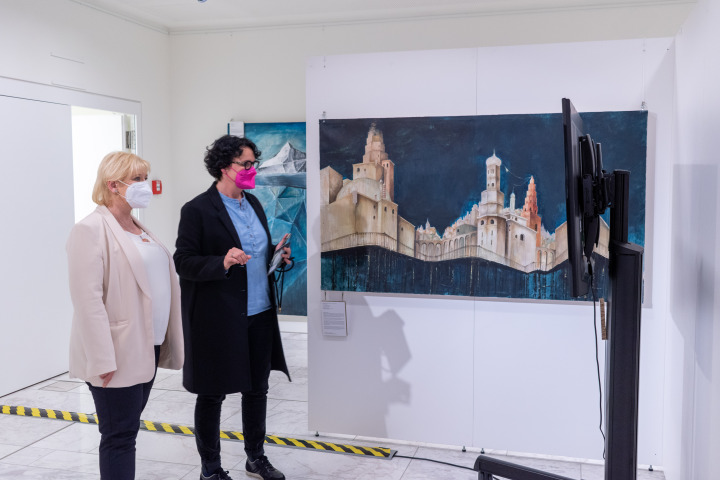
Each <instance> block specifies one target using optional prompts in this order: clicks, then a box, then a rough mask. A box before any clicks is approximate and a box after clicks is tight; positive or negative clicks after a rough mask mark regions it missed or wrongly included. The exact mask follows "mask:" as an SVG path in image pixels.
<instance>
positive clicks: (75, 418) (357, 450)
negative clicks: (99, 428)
mask: <svg viewBox="0 0 720 480" xmlns="http://www.w3.org/2000/svg"><path fill="white" fill-rule="evenodd" d="M0 413H3V414H4V415H20V416H25V417H39V418H50V419H53V420H66V421H69V422H80V423H89V424H90V423H91V424H95V425H97V423H98V418H97V415H95V414H87V413H76V412H66V411H64V410H49V409H44V408H36V407H23V406H13V405H0ZM140 429H141V430H147V431H149V432H158V433H172V434H177V435H189V436H192V435H195V430H193V428H192V427H186V426H184V425H175V424H172V423H161V422H151V421H149V420H140ZM220 438H221V439H224V440H236V441H237V440H239V441H243V440H244V437H243V434H242V432H229V431H222V430H221V431H220ZM265 443H267V444H270V445H278V446H281V447H291V448H306V449H309V450H319V451H324V452H331V453H345V454H349V455H362V456H367V457H375V458H385V459H391V458H392V457H393V456H395V454H396V453H397V452H396V451H395V450H391V449H389V448H385V447H361V446H357V445H344V444H338V443H329V442H319V441H316V440H302V439H298V438H287V437H279V436H277V435H266V436H265Z"/></svg>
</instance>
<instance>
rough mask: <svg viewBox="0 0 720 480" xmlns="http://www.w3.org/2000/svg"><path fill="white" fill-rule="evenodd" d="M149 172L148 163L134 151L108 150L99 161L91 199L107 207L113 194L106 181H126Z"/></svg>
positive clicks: (111, 200)
mask: <svg viewBox="0 0 720 480" xmlns="http://www.w3.org/2000/svg"><path fill="white" fill-rule="evenodd" d="M149 172H150V164H149V163H148V162H147V161H146V160H143V159H142V158H140V157H138V156H137V155H135V154H134V153H127V152H110V153H108V154H107V155H105V158H103V159H102V161H101V162H100V166H99V167H98V171H97V178H96V179H95V187H94V188H93V192H92V200H93V202H95V203H97V204H98V205H105V206H106V207H109V206H110V205H111V204H112V202H113V197H114V196H115V194H114V193H113V192H111V191H110V189H109V188H108V186H107V182H112V181H117V180H122V181H126V180H127V179H129V178H132V177H134V176H136V175H138V174H140V175H142V174H145V173H149Z"/></svg>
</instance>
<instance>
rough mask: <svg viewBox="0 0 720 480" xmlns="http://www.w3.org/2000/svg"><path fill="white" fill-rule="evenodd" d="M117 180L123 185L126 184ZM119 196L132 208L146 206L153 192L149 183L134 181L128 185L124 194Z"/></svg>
mask: <svg viewBox="0 0 720 480" xmlns="http://www.w3.org/2000/svg"><path fill="white" fill-rule="evenodd" d="M118 182H120V183H122V184H123V185H128V184H127V183H125V182H123V181H122V180H118ZM118 195H120V193H118ZM120 196H121V197H123V198H124V199H125V200H126V201H127V203H128V205H130V206H131V207H132V208H146V207H147V206H148V205H150V199H151V198H152V196H153V193H152V189H151V188H150V184H149V183H148V182H147V181H145V182H135V183H132V184H130V185H128V188H127V190H126V191H125V196H123V195H120Z"/></svg>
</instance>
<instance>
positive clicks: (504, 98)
mask: <svg viewBox="0 0 720 480" xmlns="http://www.w3.org/2000/svg"><path fill="white" fill-rule="evenodd" d="M671 44H672V40H671V39H654V40H629V41H614V42H591V43H581V44H557V45H532V46H519V47H493V48H481V49H462V50H448V51H440V50H436V51H425V52H400V53H380V54H363V55H346V56H335V57H316V58H312V59H310V60H309V61H308V66H307V134H308V137H307V138H308V190H309V191H316V192H319V190H320V189H319V145H318V139H319V136H318V132H319V126H318V122H319V120H320V119H321V118H323V112H325V115H326V118H329V119H335V118H368V117H369V118H373V117H376V118H378V117H379V118H382V117H403V116H445V115H476V114H486V115H489V114H519V113H559V112H560V107H561V105H560V103H561V102H560V100H561V98H562V97H569V98H571V99H572V100H573V102H574V103H575V106H576V107H577V108H578V109H579V111H581V112H582V111H606V110H638V109H639V108H640V107H641V104H642V102H643V101H646V102H647V103H648V105H649V106H650V108H649V111H650V116H651V124H652V125H653V127H652V128H657V130H658V131H662V132H665V131H667V130H668V129H669V128H670V127H669V125H670V126H671V125H672V120H671V118H672V97H671V96H667V95H663V94H664V93H665V92H667V91H668V86H669V88H670V89H671V88H672V82H673V79H672V68H667V65H666V64H667V55H668V49H669V48H670V47H671ZM655 117H657V120H655V119H654V118H655ZM669 137H670V136H669V135H668V136H666V137H663V138H658V139H657V142H658V145H653V146H649V148H648V151H649V152H651V153H653V152H655V151H656V150H657V154H658V157H657V159H656V158H652V157H651V158H649V159H648V162H649V164H650V165H651V166H650V168H652V164H653V163H654V162H655V161H656V160H657V161H658V162H661V163H662V164H669V161H668V160H667V159H668V158H669V155H671V150H672V149H671V148H669V146H670V145H671V143H669V142H670V140H669ZM649 139H650V140H653V139H655V135H654V132H649ZM661 156H662V157H663V158H660V157H661ZM549 168H564V164H563V160H562V159H558V165H556V166H551V167H549ZM650 168H649V170H650ZM665 170H667V169H665ZM662 175H664V176H667V175H669V173H667V172H666V173H663V174H662ZM648 181H658V182H661V184H662V182H666V181H667V178H664V177H663V178H660V179H657V178H654V177H653V176H650V175H649V176H648ZM653 190H654V188H653V187H652V186H648V191H653ZM650 202H652V198H650V199H649V200H648V203H650ZM650 213H652V212H650ZM650 213H649V214H650ZM652 222H653V221H652V220H651V219H648V227H647V230H646V241H647V242H648V243H649V242H650V241H651V239H652V235H653V232H654V230H653V229H652V228H651V227H652ZM308 233H309V238H308V285H309V289H308V333H309V336H308V342H309V345H308V347H309V392H308V394H309V407H308V408H309V423H310V425H309V427H310V429H311V430H319V431H324V432H335V433H346V434H360V433H361V432H362V434H363V435H368V436H377V437H387V438H395V439H406V440H414V441H418V442H428V443H445V444H452V445H468V446H474V447H484V448H486V449H487V448H490V449H498V450H507V451H514V452H524V453H538V454H547V455H556V456H565V457H574V458H591V459H601V458H602V451H603V442H602V437H601V435H600V432H599V430H598V424H599V393H598V385H597V372H596V363H595V347H594V336H593V324H592V313H593V312H592V307H591V305H590V304H588V303H579V304H578V303H576V304H573V303H567V302H566V303H552V302H524V301H502V300H487V299H485V300H484V299H470V298H461V297H421V296H410V295H405V296H403V295H376V294H375V295H374V294H360V293H352V294H350V293H345V294H344V295H343V294H341V293H340V292H326V294H325V296H323V292H321V291H320V290H319V285H320V202H319V197H318V196H317V195H311V196H308ZM663 270H664V269H663ZM655 275H658V273H657V272H656V273H655ZM653 280H654V279H653ZM653 283H654V284H655V285H656V286H657V285H658V284H662V285H665V284H666V283H667V282H665V281H654V282H653ZM655 293H657V290H656V291H655ZM661 293H662V292H661ZM326 297H327V299H332V300H337V299H339V298H343V297H344V299H345V300H346V301H347V302H348V328H349V335H348V337H347V338H342V339H339V340H338V339H335V338H329V337H323V335H322V329H321V323H320V302H321V300H322V299H324V298H326ZM379 304H382V308H380V307H379ZM379 308H380V309H379ZM380 310H382V311H383V312H385V313H382V314H381V313H380ZM643 315H644V323H643V327H642V328H643V332H642V333H643V340H642V342H643V344H642V348H641V355H642V358H641V362H642V365H641V369H642V377H641V386H640V388H641V394H640V433H639V447H638V453H639V461H640V463H642V464H654V465H658V464H661V463H662V462H661V460H662V458H661V452H662V428H661V423H662V409H663V405H662V402H661V401H659V398H661V397H662V392H663V377H662V373H661V371H662V370H661V366H662V364H663V361H662V358H663V354H664V328H665V327H664V322H665V316H664V314H658V312H656V311H653V310H652V309H648V308H645V309H643ZM379 317H386V318H391V319H392V321H393V322H392V323H400V324H402V328H403V334H402V335H400V334H397V333H396V334H392V333H390V332H392V331H393V330H394V329H392V328H391V329H387V328H386V327H387V325H384V324H383V322H382V321H379ZM468 319H470V320H468ZM468 321H471V324H468V323H467V322H468ZM451 322H452V324H451ZM388 330H390V332H389V331H388ZM459 331H461V332H463V334H461V335H457V334H458V332H459ZM388 335H389V336H390V337H391V338H396V339H397V340H398V342H399V343H398V344H397V346H396V347H397V348H398V349H400V350H403V349H407V350H408V351H410V352H412V355H410V357H409V360H407V362H405V363H404V364H403V365H402V368H401V369H400V370H398V371H396V372H394V375H396V377H397V378H399V379H401V380H402V381H403V382H406V383H407V384H408V386H409V391H410V392H411V399H410V401H409V402H407V403H400V402H396V403H392V402H391V403H390V404H389V408H386V406H387V405H388V403H387V402H380V405H381V406H382V407H383V409H375V410H373V409H369V408H366V406H365V402H367V401H368V398H372V397H369V396H368V395H372V393H371V389H370V388H362V385H361V386H358V385H357V383H362V382H363V381H368V382H371V383H368V385H365V387H378V383H377V382H376V381H374V380H376V377H377V372H375V370H376V368H369V369H367V370H366V371H365V373H364V374H363V375H355V374H353V373H354V370H355V369H356V368H357V367H356V366H355V364H356V363H357V362H358V361H361V360H362V359H363V352H366V353H367V354H368V355H370V357H371V358H369V360H370V361H372V362H373V363H376V362H377V358H376V357H377V356H378V355H379V354H378V348H379V347H378V345H379V342H380V341H381V339H384V338H385V337H386V336H388ZM464 335H472V336H473V342H472V344H469V343H468V339H467V338H465V336H464ZM649 342H652V344H651V345H648V343H649ZM385 348H387V347H385ZM466 348H467V351H464V349H466ZM426 349H427V350H426ZM600 349H601V351H600V363H601V375H604V344H602V343H601V345H600ZM430 351H432V364H433V368H432V369H429V370H428V368H427V365H428V363H427V362H428V358H429V357H427V356H428V355H429V352H430ZM458 359H471V360H470V361H471V362H472V368H469V366H468V365H466V364H465V363H458ZM432 372H436V373H435V374H434V375H433V373H432ZM373 381H374V383H373ZM448 385H450V386H451V387H450V388H451V390H450V392H448V391H447V388H448ZM469 385H472V391H471V393H470V398H467V397H466V396H467V395H468V393H467V392H468V390H467V389H468V386H469ZM381 390H382V389H381ZM346 391H353V392H368V393H367V394H362V395H359V394H358V395H343V394H339V393H338V392H346ZM603 391H604V390H603ZM385 393H387V392H385ZM385 393H383V392H382V391H381V392H378V393H377V395H381V396H382V395H384V394H385ZM448 394H450V395H448ZM339 395H340V397H339ZM421 395H427V396H429V397H430V398H420V396H421ZM433 396H439V397H437V398H432V397H433ZM338 398H342V402H341V403H342V405H339V406H336V407H332V406H331V404H332V403H333V401H334V400H337V399H338ZM447 402H450V405H452V407H451V408H438V405H447ZM340 409H342V412H345V414H344V415H345V417H353V418H352V419H348V418H342V415H341V414H340V413H341V412H340ZM378 416H379V418H378ZM428 422H432V426H430V425H429V424H428ZM469 423H472V433H471V438H470V440H468V437H467V425H468V424H469ZM358 426H361V427H358ZM360 428H362V430H360ZM368 430H372V431H368Z"/></svg>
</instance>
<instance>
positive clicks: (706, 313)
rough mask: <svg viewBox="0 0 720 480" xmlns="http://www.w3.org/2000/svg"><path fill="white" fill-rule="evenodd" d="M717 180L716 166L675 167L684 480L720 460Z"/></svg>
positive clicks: (675, 311) (675, 304)
mask: <svg viewBox="0 0 720 480" xmlns="http://www.w3.org/2000/svg"><path fill="white" fill-rule="evenodd" d="M717 178H718V167H717V166H716V165H675V167H674V171H673V197H672V198H673V216H672V253H671V255H672V257H671V258H672V267H671V278H672V280H671V282H672V286H671V292H672V293H671V298H670V312H671V314H672V321H673V322H674V323H675V325H676V327H677V329H678V331H679V333H680V335H682V337H683V358H682V363H683V365H682V367H683V368H682V372H683V373H682V375H683V379H682V394H681V395H682V419H681V436H682V438H681V439H680V444H681V445H682V451H681V452H680V465H681V475H680V478H706V476H705V475H703V473H705V472H709V471H710V469H711V467H710V465H706V464H703V461H705V462H707V461H708V460H709V459H711V458H713V456H714V455H713V452H711V451H709V449H710V448H711V446H712V440H713V435H714V433H713V431H712V427H713V424H714V423H713V422H712V421H711V420H710V419H712V418H714V413H715V411H716V407H714V406H713V405H712V403H713V382H720V374H718V372H713V348H714V347H715V348H720V345H713V333H714V332H713V316H714V312H715V298H714V293H715V276H716V274H717V272H716V270H717V268H716V259H715V256H716V251H717V225H716V218H717V203H718V194H717V190H716V188H717ZM713 373H715V377H717V378H714V377H713Z"/></svg>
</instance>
